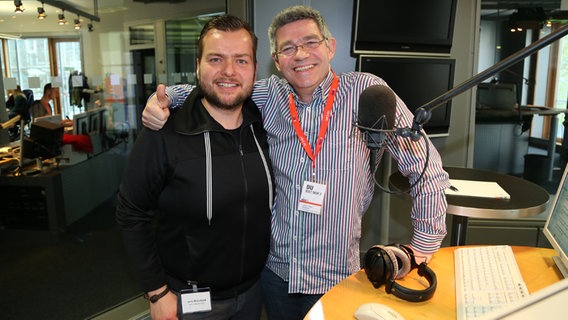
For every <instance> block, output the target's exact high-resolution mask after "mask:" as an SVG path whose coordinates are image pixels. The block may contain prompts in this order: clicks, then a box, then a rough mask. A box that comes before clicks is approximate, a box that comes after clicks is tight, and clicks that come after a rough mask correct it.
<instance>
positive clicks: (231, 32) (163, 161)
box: [116, 15, 273, 320]
mask: <svg viewBox="0 0 568 320" xmlns="http://www.w3.org/2000/svg"><path fill="white" fill-rule="evenodd" d="M256 48H257V38H256V36H255V35H254V34H253V33H252V31H251V29H250V27H249V25H248V24H247V23H246V22H245V21H243V20H241V19H239V18H237V17H234V16H231V15H222V16H219V17H216V18H213V19H212V20H210V21H209V22H208V23H206V24H205V26H204V27H203V29H202V31H201V34H200V36H199V40H198V49H197V59H196V60H197V77H198V81H199V85H198V87H197V88H196V87H192V88H191V89H190V91H191V92H190V94H189V97H188V98H187V99H186V101H185V103H184V105H183V108H181V109H180V110H179V112H175V113H173V114H172V116H171V117H170V118H169V120H168V122H167V123H166V125H165V127H164V129H163V130H161V131H151V130H148V129H143V130H142V131H141V134H140V136H139V137H138V138H137V139H136V143H135V145H134V147H133V150H132V152H131V155H130V159H129V163H128V167H127V168H126V171H125V174H124V177H123V180H122V184H121V186H120V190H119V195H118V205H117V210H116V216H117V221H118V224H119V226H120V228H121V229H122V234H123V238H124V243H125V246H126V249H127V253H128V254H129V256H130V258H131V260H132V264H133V266H134V269H135V271H136V272H137V274H138V275H139V278H140V282H141V284H142V287H143V289H144V291H145V292H146V294H145V297H147V299H149V300H150V311H151V316H152V319H176V317H177V318H180V319H181V318H184V319H185V318H186V317H187V318H188V319H243V320H248V319H260V316H261V311H262V301H263V299H262V293H261V292H262V289H261V285H260V276H261V272H262V270H263V267H264V265H265V262H266V257H267V255H268V250H269V245H270V216H271V208H272V202H273V187H272V186H273V181H272V167H271V164H270V161H269V155H268V144H267V141H266V132H265V130H264V129H263V126H262V120H261V117H260V113H259V110H258V108H257V107H256V105H255V104H254V102H252V100H251V99H250V93H251V90H252V86H253V84H254V81H255V78H256ZM184 315H185V317H184Z"/></svg>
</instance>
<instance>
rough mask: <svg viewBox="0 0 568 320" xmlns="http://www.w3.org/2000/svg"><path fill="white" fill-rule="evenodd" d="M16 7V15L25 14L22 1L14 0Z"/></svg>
mask: <svg viewBox="0 0 568 320" xmlns="http://www.w3.org/2000/svg"><path fill="white" fill-rule="evenodd" d="M14 5H15V6H16V9H15V10H14V12H15V13H22V12H24V8H23V6H22V0H14Z"/></svg>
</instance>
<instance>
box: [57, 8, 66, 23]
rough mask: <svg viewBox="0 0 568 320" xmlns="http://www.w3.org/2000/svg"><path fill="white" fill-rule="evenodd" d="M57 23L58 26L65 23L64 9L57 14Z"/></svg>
mask: <svg viewBox="0 0 568 320" xmlns="http://www.w3.org/2000/svg"><path fill="white" fill-rule="evenodd" d="M57 23H59V25H60V26H62V25H64V24H67V20H65V11H63V13H60V14H59V19H58V20H57Z"/></svg>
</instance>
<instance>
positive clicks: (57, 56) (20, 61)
mask: <svg viewBox="0 0 568 320" xmlns="http://www.w3.org/2000/svg"><path fill="white" fill-rule="evenodd" d="M2 45H3V47H5V48H6V50H2V52H3V54H2V61H3V64H2V66H3V69H2V72H4V77H7V78H16V81H17V83H18V84H19V85H20V87H21V88H22V89H31V90H32V91H33V93H34V99H36V100H38V99H40V98H41V96H42V95H43V86H44V85H45V84H46V83H49V82H52V77H53V76H60V77H61V86H60V88H59V89H60V90H59V97H56V98H55V99H54V101H53V102H52V103H53V107H54V111H55V113H60V114H61V115H62V116H63V117H65V116H67V117H69V118H72V117H73V115H74V114H76V113H79V112H82V110H80V108H74V107H72V106H71V104H70V99H69V82H68V79H69V75H70V74H71V73H72V72H73V71H74V70H78V71H81V70H82V69H81V46H80V42H79V39H53V38H32V39H20V40H3V41H2ZM4 55H5V56H4ZM30 77H37V78H39V80H40V81H39V82H40V84H39V86H37V85H34V83H33V82H32V83H30V82H29V79H30ZM31 86H34V87H31ZM4 94H6V92H4Z"/></svg>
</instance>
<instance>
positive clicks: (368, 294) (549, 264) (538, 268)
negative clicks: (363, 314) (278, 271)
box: [305, 247, 563, 320]
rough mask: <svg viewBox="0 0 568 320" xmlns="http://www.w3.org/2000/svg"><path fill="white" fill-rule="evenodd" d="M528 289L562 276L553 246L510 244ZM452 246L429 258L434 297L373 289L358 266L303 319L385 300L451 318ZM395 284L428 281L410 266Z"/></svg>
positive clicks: (347, 314)
mask: <svg viewBox="0 0 568 320" xmlns="http://www.w3.org/2000/svg"><path fill="white" fill-rule="evenodd" d="M512 248H513V252H514V254H515V258H516V260H517V264H518V265H519V269H520V270H521V274H522V276H523V279H524V281H525V283H526V285H527V288H528V290H529V292H531V293H533V292H535V291H538V290H540V289H542V288H544V287H546V286H549V285H551V284H553V283H555V282H557V281H559V280H561V279H563V277H562V275H561V274H560V271H558V269H557V268H556V266H555V264H554V261H553V260H552V256H555V255H556V252H555V251H554V250H553V249H546V248H534V247H512ZM455 249H456V247H446V248H441V249H440V250H439V251H438V252H437V253H436V254H434V256H433V257H432V261H431V262H430V264H429V266H430V268H431V269H432V270H433V271H434V272H435V273H436V276H437V278H438V286H437V289H436V293H435V294H434V297H432V299H430V300H428V301H424V302H407V301H404V300H402V299H399V298H397V297H395V296H394V295H392V294H387V293H386V291H385V288H384V286H381V287H380V288H378V289H375V288H374V287H373V285H372V284H371V282H369V280H368V279H367V276H366V274H365V271H363V270H360V271H359V272H356V273H354V274H352V275H351V276H349V277H348V278H346V279H345V280H343V281H341V282H340V283H338V284H337V285H336V286H334V287H333V288H331V289H330V290H329V291H328V292H327V293H326V294H324V295H323V297H321V299H320V300H319V301H318V302H317V303H316V304H315V305H314V306H313V307H312V309H311V310H310V312H309V313H308V314H307V315H306V317H305V319H309V320H312V319H313V320H315V319H319V320H321V319H354V318H353V314H354V313H355V310H357V308H358V307H359V306H360V305H361V304H363V303H367V302H377V303H381V304H385V305H388V306H390V307H391V308H393V309H394V310H396V311H398V312H399V313H400V314H401V315H402V316H403V317H405V318H406V319H408V320H410V319H455V318H456V294H455V283H454V250H455ZM398 283H399V284H401V285H403V286H405V287H409V288H414V289H424V288H425V287H426V286H427V285H428V283H427V282H426V280H425V279H424V278H422V277H420V276H418V274H417V273H416V269H415V270H412V272H410V273H409V274H408V275H407V276H406V277H405V278H404V279H402V280H399V281H398Z"/></svg>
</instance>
